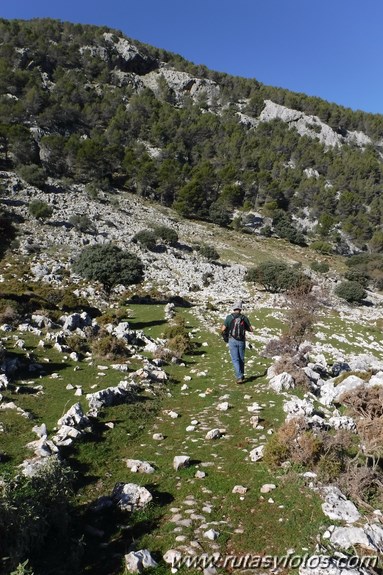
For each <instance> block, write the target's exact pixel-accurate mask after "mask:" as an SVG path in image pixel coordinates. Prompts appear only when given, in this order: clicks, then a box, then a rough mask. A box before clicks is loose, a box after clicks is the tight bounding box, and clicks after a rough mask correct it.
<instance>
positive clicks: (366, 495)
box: [337, 465, 383, 509]
mask: <svg viewBox="0 0 383 575" xmlns="http://www.w3.org/2000/svg"><path fill="white" fill-rule="evenodd" d="M337 484H338V486H339V488H340V489H341V491H342V493H344V494H345V495H346V497H349V498H350V499H352V500H353V501H355V503H357V504H359V505H362V506H363V507H367V508H368V509H374V508H376V507H377V506H380V505H382V504H383V482H382V474H381V472H380V471H378V470H377V469H373V468H372V467H365V466H357V465H350V466H349V467H348V469H347V470H346V472H345V473H342V475H341V476H340V477H339V479H338V481H337ZM371 505H373V506H371Z"/></svg>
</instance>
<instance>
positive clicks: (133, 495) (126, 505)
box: [112, 483, 153, 511]
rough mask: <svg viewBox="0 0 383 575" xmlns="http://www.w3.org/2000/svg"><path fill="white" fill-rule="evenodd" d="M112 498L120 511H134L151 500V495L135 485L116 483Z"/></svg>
mask: <svg viewBox="0 0 383 575" xmlns="http://www.w3.org/2000/svg"><path fill="white" fill-rule="evenodd" d="M112 498H113V500H114V502H115V503H116V505H117V506H118V507H119V508H120V509H121V510H122V511H135V510H136V509H141V508H143V507H145V506H146V505H147V504H148V503H150V502H151V501H152V500H153V496H152V494H151V493H150V492H149V491H148V490H147V489H146V488H145V487H140V486H139V485H136V484H135V483H116V485H115V487H114V489H113V493H112Z"/></svg>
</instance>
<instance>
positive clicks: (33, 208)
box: [28, 199, 53, 220]
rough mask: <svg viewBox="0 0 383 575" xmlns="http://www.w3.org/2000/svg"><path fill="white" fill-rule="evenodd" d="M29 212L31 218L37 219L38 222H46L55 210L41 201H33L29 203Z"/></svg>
mask: <svg viewBox="0 0 383 575" xmlns="http://www.w3.org/2000/svg"><path fill="white" fill-rule="evenodd" d="M28 210H29V213H30V214H31V216H33V217H34V218H36V220H46V219H47V218H50V217H51V215H52V214H53V208H52V207H51V206H49V205H48V204H47V203H46V202H44V201H43V200H39V199H35V200H32V201H31V202H30V203H29V206H28Z"/></svg>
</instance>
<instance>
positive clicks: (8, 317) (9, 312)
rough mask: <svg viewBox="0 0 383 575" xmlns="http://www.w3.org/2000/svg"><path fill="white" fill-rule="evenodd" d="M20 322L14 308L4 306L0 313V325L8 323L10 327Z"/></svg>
mask: <svg viewBox="0 0 383 575" xmlns="http://www.w3.org/2000/svg"><path fill="white" fill-rule="evenodd" d="M19 320H20V314H19V313H18V311H17V310H16V308H15V307H14V306H12V305H5V306H4V307H3V309H2V310H1V313H0V324H2V323H8V324H10V325H16V324H17V322H18V321H19Z"/></svg>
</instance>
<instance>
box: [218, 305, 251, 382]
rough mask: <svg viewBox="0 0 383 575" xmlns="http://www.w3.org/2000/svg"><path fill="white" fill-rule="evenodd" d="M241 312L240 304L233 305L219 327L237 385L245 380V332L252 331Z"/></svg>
mask: <svg viewBox="0 0 383 575" xmlns="http://www.w3.org/2000/svg"><path fill="white" fill-rule="evenodd" d="M241 311H242V302H236V303H235V304H234V305H233V313H231V314H229V315H228V316H227V317H226V319H225V322H224V324H223V325H222V326H221V332H222V335H223V338H224V340H225V341H227V342H228V343H229V351H230V357H231V361H232V362H233V366H234V371H235V377H236V378H237V383H243V382H244V380H245V344H246V332H247V331H251V332H252V331H253V328H252V326H251V324H250V321H249V319H248V318H247V317H246V316H245V315H243V314H242V313H241Z"/></svg>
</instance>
